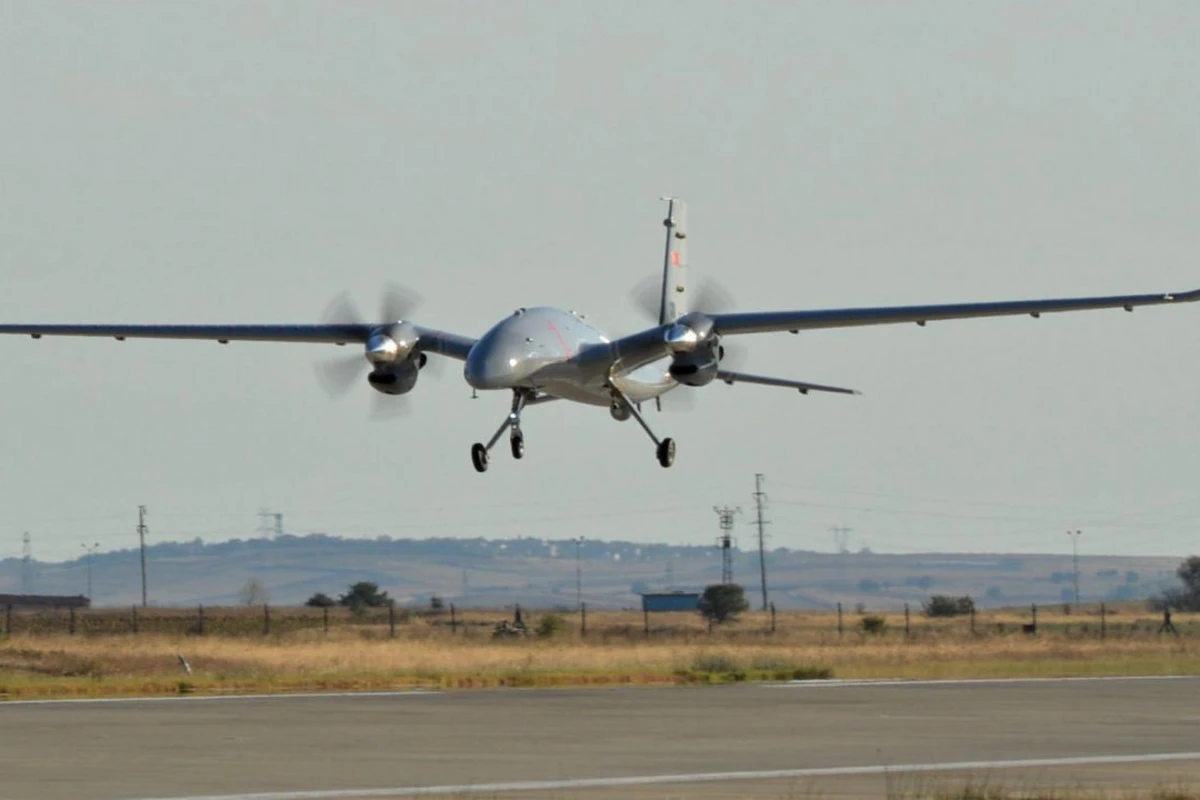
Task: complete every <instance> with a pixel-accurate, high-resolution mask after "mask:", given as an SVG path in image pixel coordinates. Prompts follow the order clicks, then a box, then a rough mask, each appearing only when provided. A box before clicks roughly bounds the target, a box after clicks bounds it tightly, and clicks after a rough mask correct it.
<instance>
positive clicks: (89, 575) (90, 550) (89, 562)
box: [79, 542, 100, 600]
mask: <svg viewBox="0 0 1200 800" xmlns="http://www.w3.org/2000/svg"><path fill="white" fill-rule="evenodd" d="M79 546H80V547H82V548H83V549H84V550H85V551H87V557H86V558H85V561H86V562H87V597H88V600H91V599H92V556H94V555H95V554H96V550H97V549H98V548H99V547H100V543H99V542H94V543H93V544H90V545H87V544H81V545H79Z"/></svg>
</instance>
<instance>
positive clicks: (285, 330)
mask: <svg viewBox="0 0 1200 800" xmlns="http://www.w3.org/2000/svg"><path fill="white" fill-rule="evenodd" d="M379 327H384V326H382V325H366V324H351V325H0V334H17V335H26V336H32V337H33V338H34V339H40V338H42V337H43V336H84V337H98V338H107V339H117V340H118V341H124V340H125V339H185V340H186V339H193V340H202V341H203V340H207V341H215V342H219V343H221V344H228V343H229V342H303V343H310V344H347V343H349V342H356V343H364V342H366V341H367V339H368V338H369V337H370V335H371V332H372V331H373V330H375V329H377V328H379ZM416 330H417V335H418V337H419V340H418V344H417V349H418V350H422V351H425V352H430V353H438V354H440V355H443V356H447V357H449V358H455V359H459V360H466V357H467V353H468V352H470V350H471V345H473V344H474V343H475V340H474V339H472V338H471V337H469V336H461V335H459V334H456V333H447V332H445V331H438V330H434V329H432V328H423V327H421V326H416Z"/></svg>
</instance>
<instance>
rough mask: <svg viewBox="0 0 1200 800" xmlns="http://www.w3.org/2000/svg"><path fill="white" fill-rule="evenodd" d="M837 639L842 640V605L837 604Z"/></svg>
mask: <svg viewBox="0 0 1200 800" xmlns="http://www.w3.org/2000/svg"><path fill="white" fill-rule="evenodd" d="M838 638H839V639H840V638H842V604H841V603H838Z"/></svg>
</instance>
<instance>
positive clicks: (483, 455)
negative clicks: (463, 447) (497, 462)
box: [471, 442, 488, 472]
mask: <svg viewBox="0 0 1200 800" xmlns="http://www.w3.org/2000/svg"><path fill="white" fill-rule="evenodd" d="M471 463H472V464H474V465H475V471H476V472H487V468H488V451H487V448H486V447H484V446H483V445H481V444H480V443H479V442H476V443H475V444H473V445H471Z"/></svg>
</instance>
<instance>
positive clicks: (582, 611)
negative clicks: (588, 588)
mask: <svg viewBox="0 0 1200 800" xmlns="http://www.w3.org/2000/svg"><path fill="white" fill-rule="evenodd" d="M579 635H580V636H587V603H580V604H579Z"/></svg>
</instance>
